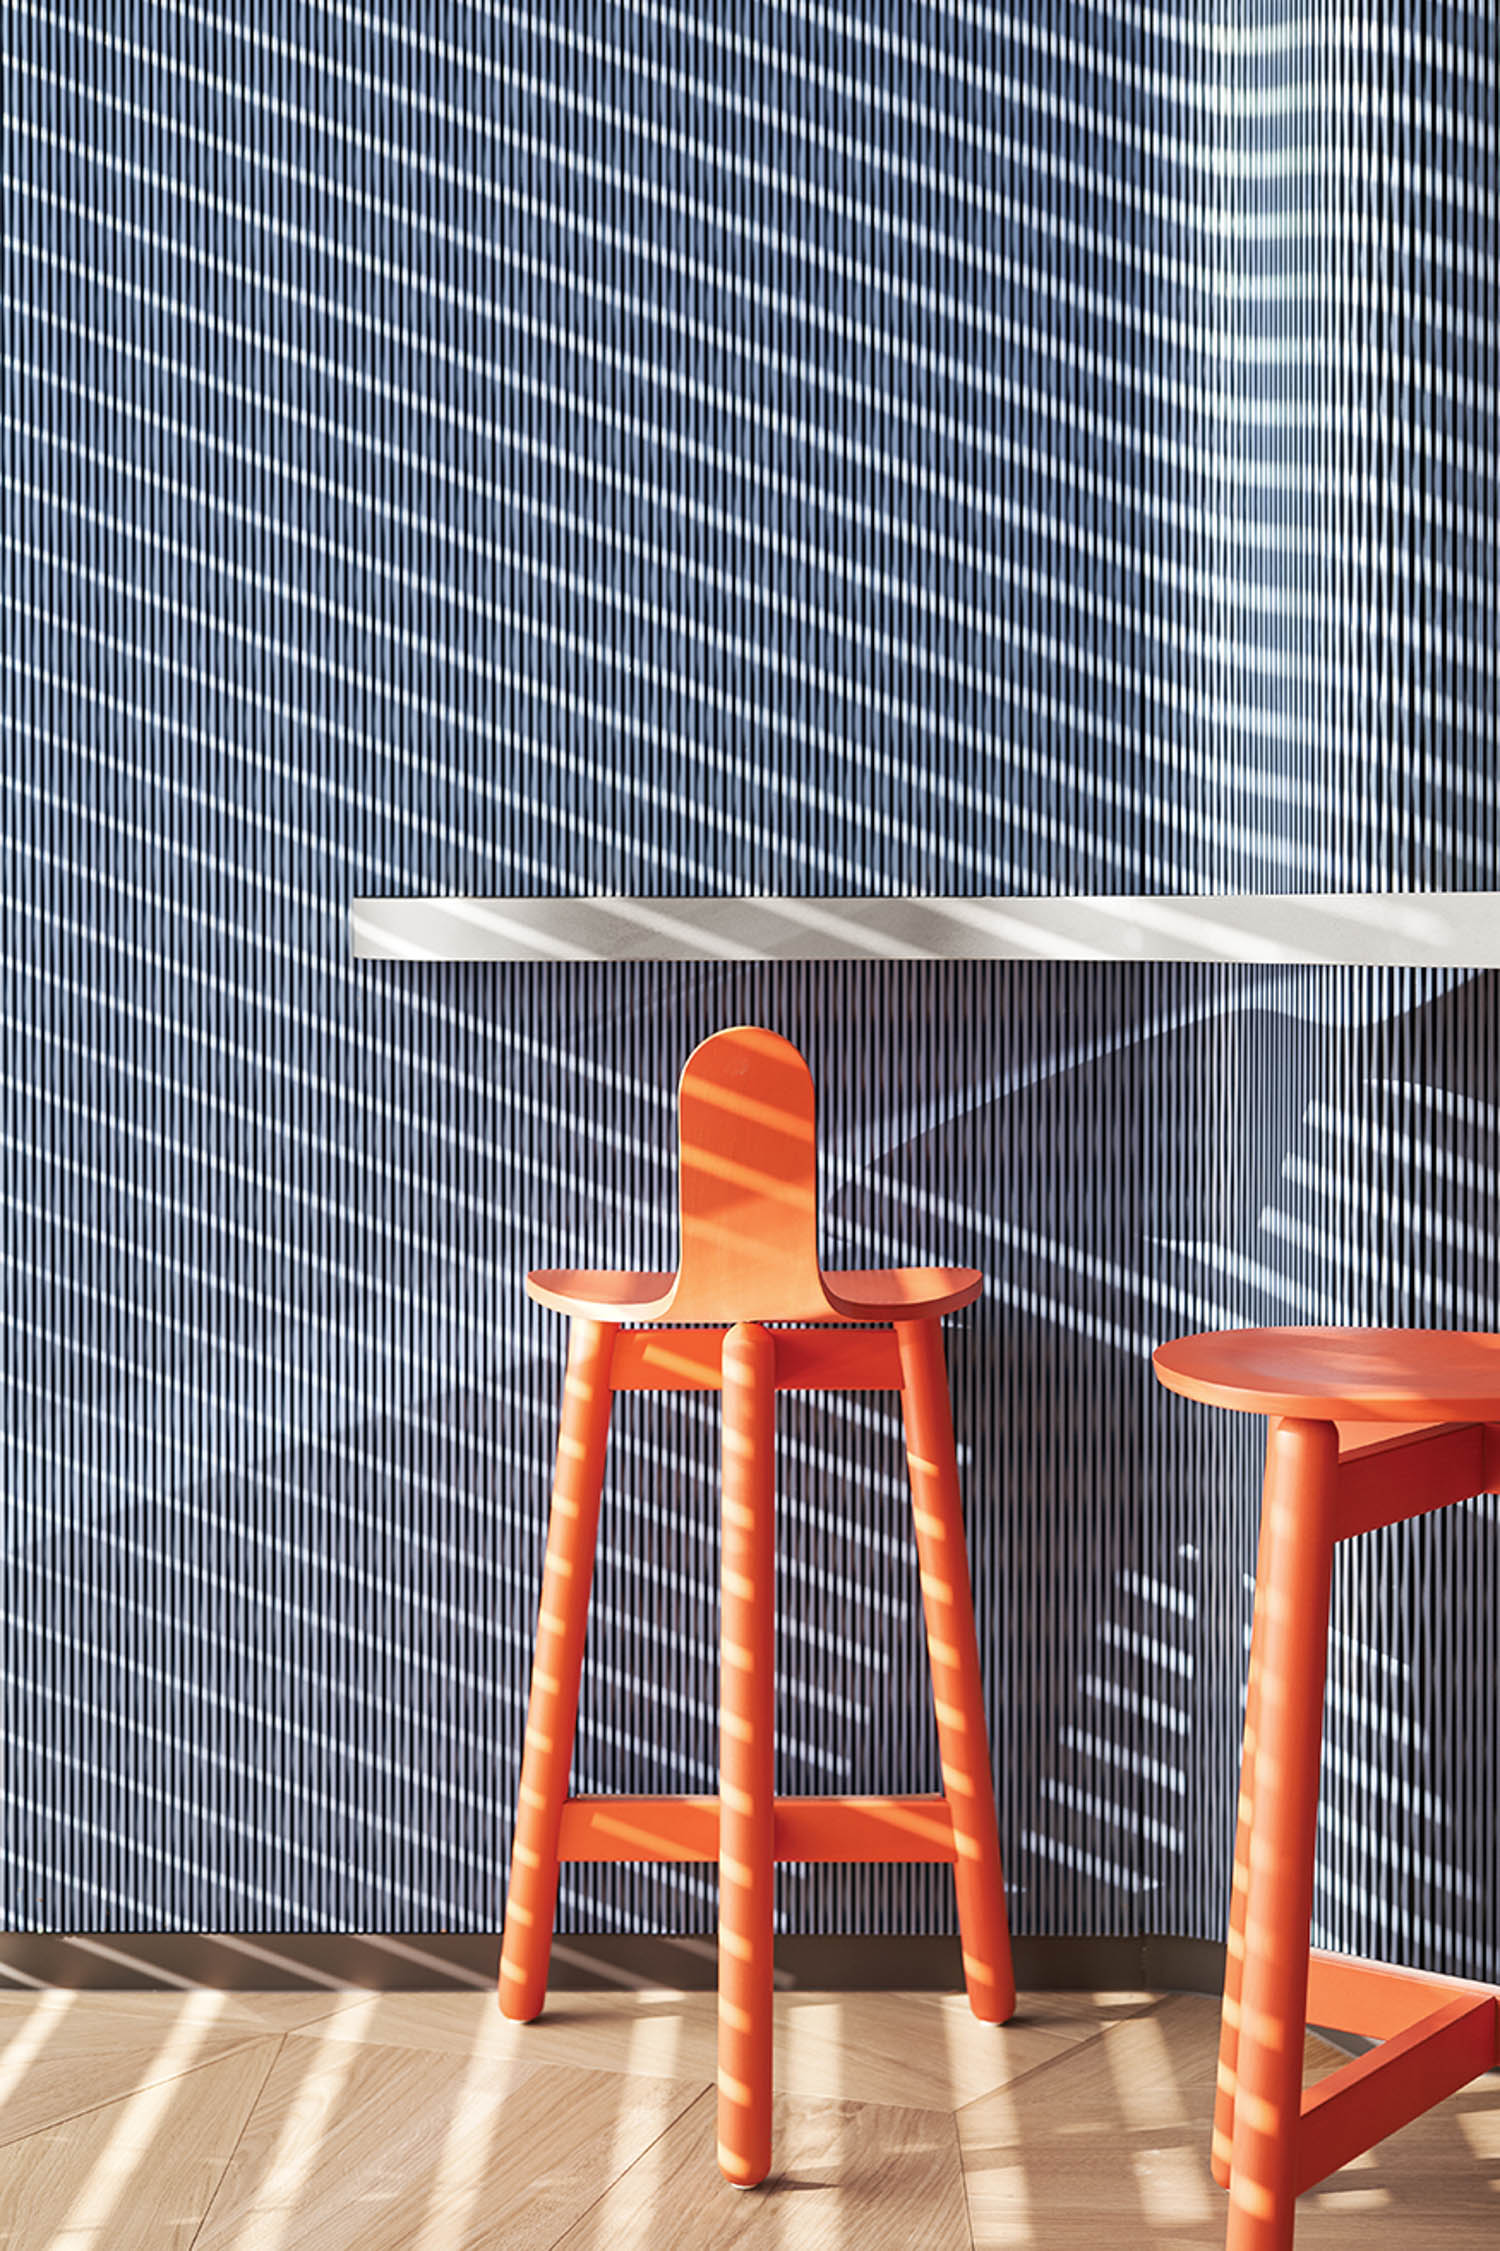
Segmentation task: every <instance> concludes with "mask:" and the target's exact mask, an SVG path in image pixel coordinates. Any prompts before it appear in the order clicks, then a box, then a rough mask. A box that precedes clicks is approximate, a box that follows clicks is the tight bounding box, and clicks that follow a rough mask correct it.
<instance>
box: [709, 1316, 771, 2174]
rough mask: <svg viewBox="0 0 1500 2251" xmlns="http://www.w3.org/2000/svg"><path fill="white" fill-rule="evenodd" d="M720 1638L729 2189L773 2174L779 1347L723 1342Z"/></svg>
mask: <svg viewBox="0 0 1500 2251" xmlns="http://www.w3.org/2000/svg"><path fill="white" fill-rule="evenodd" d="M723 1369H724V1463H723V1486H724V1532H723V1558H722V1563H723V1579H722V1587H721V1595H720V1613H719V1631H720V1657H719V2164H720V2166H721V2168H722V2169H723V2172H724V2176H725V2178H726V2179H727V2180H730V2181H732V2182H733V2183H734V2184H735V2186H736V2187H737V2188H753V2187H754V2185H755V2183H756V2182H757V2181H763V2180H764V2179H765V2177H766V2174H767V2173H768V2172H769V2171H770V2167H771V2040H772V2015H771V2008H772V1990H773V1987H772V1974H771V1973H772V1960H773V1940H772V1928H773V1902H774V1879H775V1823H776V1808H775V1801H774V1794H773V1793H774V1790H775V1724H776V1679H775V1583H774V1582H775V1559H776V1541H775V1498H776V1477H775V1447H776V1420H775V1415H776V1347H775V1344H774V1343H773V1341H772V1339H771V1337H770V1335H769V1333H768V1332H767V1331H766V1330H765V1329H763V1328H760V1327H758V1326H757V1325H756V1324H754V1323H753V1322H741V1323H738V1324H737V1325H736V1326H735V1327H734V1328H732V1329H730V1330H729V1331H728V1333H727V1335H726V1336H725V1338H724V1360H723Z"/></svg>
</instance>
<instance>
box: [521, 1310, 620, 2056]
mask: <svg viewBox="0 0 1500 2251" xmlns="http://www.w3.org/2000/svg"><path fill="white" fill-rule="evenodd" d="M615 1334H616V1330H615V1325H614V1324H613V1323H611V1322H603V1321H581V1320H577V1321H574V1323H573V1325H572V1331H571V1334H570V1336H569V1339H568V1372H567V1375H566V1377H565V1379H564V1382H563V1407H562V1427H561V1430H560V1431H559V1433H558V1440H557V1468H556V1472H555V1474H554V1477H553V1483H552V1513H551V1516H550V1518H549V1520H548V1524H547V1560H546V1563H545V1565H544V1567H543V1571H542V1600H541V1609H540V1612H539V1615H538V1618H537V1628H536V1648H535V1650H534V1652H533V1655H532V1661H531V1703H530V1708H529V1710H528V1712H527V1715H526V1743H525V1749H524V1752H523V1754H522V1758H521V1789H520V1800H519V1804H518V1806H517V1809H516V1835H515V1843H514V1846H513V1848H512V1851H511V1859H510V1890H509V1893H508V1894H507V1897H506V1903H505V1936H504V1938H503V1940H502V1942H501V1950H500V2007H501V2010H502V2012H503V2014H504V2015H506V2016H508V2017H512V2018H514V2019H515V2021H516V2022H517V2023H518V2024H527V2023H529V2022H530V2020H531V2019H532V2018H533V2017H534V2016H537V2015H539V2014H540V2013H541V2007H542V2003H543V2002H544V2001H545V1999H546V1998H547V1969H548V1963H549V1960H550V1957H551V1953H552V1925H553V1921H554V1918H555V1916H556V1912H557V1838H558V1830H559V1827H560V1826H561V1822H562V1809H563V1801H564V1800H565V1799H566V1797H567V1794H568V1774H569V1770H570V1768H571V1766H572V1763H573V1736H574V1731H575V1729H576V1727H577V1724H578V1681H579V1675H580V1673H581V1672H582V1670H583V1642H584V1634H585V1632H586V1630H587V1626H588V1610H589V1586H590V1583H591V1581H592V1579H593V1575H594V1547H595V1543H596V1541H597V1539H598V1533H599V1496H600V1493H601V1491H602V1490H603V1486H604V1452H605V1447H606V1445H607V1443H608V1439H609V1408H610V1397H611V1394H610V1355H611V1353H612V1351H613V1348H614V1340H615Z"/></svg>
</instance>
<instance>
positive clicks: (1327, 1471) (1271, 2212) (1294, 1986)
mask: <svg viewBox="0 0 1500 2251" xmlns="http://www.w3.org/2000/svg"><path fill="white" fill-rule="evenodd" d="M1338 1459H1339V1441H1338V1432H1337V1430H1336V1428H1335V1427H1334V1425H1333V1424H1332V1423H1322V1422H1301V1421H1287V1422H1282V1423H1279V1424H1278V1425H1277V1426H1276V1427H1275V1428H1274V1429H1273V1430H1272V1432H1271V1434H1270V1438H1269V1441H1268V1444H1267V1450H1266V1492H1265V1500H1264V1503H1263V1505H1262V1517H1261V1533H1260V1560H1259V1564H1258V1567H1257V1571H1256V1583H1255V1609H1256V1629H1257V1632H1258V1633H1259V1634H1260V1636H1261V1640H1262V1652H1261V1662H1260V1665H1259V1668H1258V1683H1257V1711H1256V1733H1255V1752H1254V1784H1253V1789H1252V1792H1251V1804H1252V1813H1253V1818H1252V1820H1251V1823H1250V1835H1249V1869H1250V1877H1249V1887H1248V1891H1247V1895H1246V1900H1245V1948H1244V1964H1243V1969H1242V1972H1241V1979H1240V2012H1239V2015H1240V2021H1239V2038H1238V2043H1237V2050H1236V2056H1235V2073H1234V2076H1235V2101H1234V2139H1233V2145H1232V2151H1231V2157H1230V2170H1229V2228H1228V2233H1227V2235H1226V2238H1225V2243H1226V2251H1291V2243H1292V2230H1293V2225H1294V2221H1295V2210H1296V2181H1297V2151H1298V2143H1299V2141H1300V2138H1301V2122H1302V2049H1303V2041H1304V2038H1305V2035H1306V2030H1307V1953H1308V1941H1309V1932H1310V1926H1311V1922H1312V1896H1313V1852H1314V1847H1315V1843H1316V1838H1317V1827H1318V1770H1319V1765H1320V1762H1321V1754H1322V1742H1323V1690H1324V1685H1325V1680H1326V1676H1327V1670H1328V1605H1329V1594H1330V1589H1331V1586H1332V1579H1333V1541H1334V1527H1335V1522H1336V1513H1335V1512H1336V1502H1337V1495H1338Z"/></svg>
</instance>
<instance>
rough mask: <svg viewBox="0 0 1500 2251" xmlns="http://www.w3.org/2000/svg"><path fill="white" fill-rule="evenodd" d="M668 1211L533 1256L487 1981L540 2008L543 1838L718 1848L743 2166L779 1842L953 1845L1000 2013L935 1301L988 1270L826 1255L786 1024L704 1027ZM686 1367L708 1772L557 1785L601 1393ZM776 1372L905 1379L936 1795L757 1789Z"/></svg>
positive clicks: (590, 1537) (748, 2174)
mask: <svg viewBox="0 0 1500 2251" xmlns="http://www.w3.org/2000/svg"><path fill="white" fill-rule="evenodd" d="M678 1209H679V1219H680V1257H679V1260H678V1265H677V1270H676V1272H675V1274H656V1273H651V1274H631V1273H613V1272H597V1271H592V1270H586V1269H574V1268H567V1269H557V1270H552V1271H546V1272H537V1273H534V1274H531V1275H529V1276H528V1278H527V1285H526V1286H527V1289H528V1291H529V1292H530V1294H531V1296H532V1297H533V1298H535V1299H536V1300H537V1301H538V1302H539V1303H540V1304H542V1305H546V1306H550V1307H551V1308H553V1309H554V1310H555V1311H557V1312H560V1313H566V1314H567V1315H568V1317H569V1320H570V1322H571V1331H570V1341H569V1349H568V1367H567V1375H566V1379H565V1382H564V1389H563V1411H562V1428H561V1433H560V1436H559V1440H558V1453H557V1469H556V1475H555V1478H554V1483H553V1490H552V1510H551V1516H550V1519H549V1523H548V1530H547V1557H546V1563H545V1565H544V1569H543V1579H542V1599H541V1609H540V1615H539V1618H538V1623H537V1640H536V1649H535V1654H534V1658H533V1664H532V1676H531V1700H530V1706H529V1710H528V1715H527V1723H526V1739H525V1748H524V1752H523V1756H522V1762H521V1783H520V1793H519V1802H518V1806H517V1813H516V1829H515V1840H514V1844H513V1848H512V1854H511V1874H510V1890H509V1894H508V1896H507V1899H506V1911H505V1933H504V1938H503V1942H502V1947H501V1959H500V2006H501V2008H502V2009H503V2010H504V2012H505V2014H506V2015H507V2016H508V2017H512V2018H515V2019H517V2020H519V2021H522V2022H524V2021H527V2020H529V2019H530V2018H532V2017H535V2016H536V2015H537V2014H538V2013H539V2012H540V2010H541V2007H542V2004H543V2001H544V1999H545V1997H546V1990H547V1971H548V1962H549V1957H550V1952H551V1945H552V1930H553V1923H554V1918H555V1913H556V1901H557V1881H558V1867H559V1863H560V1862H561V1861H564V1860H569V1861H591V1860H696V1861H717V1862H718V1866H719V2128H718V2142H719V2163H720V2165H721V2167H722V2168H723V2171H724V2173H725V2175H726V2177H727V2178H728V2179H729V2180H731V2181H732V2182H734V2183H735V2184H736V2185H737V2186H739V2187H751V2186H753V2185H754V2184H755V2183H756V2182H758V2181H760V2180H763V2179H764V2178H765V2175H766V2173H767V2171H768V2170H769V2167H770V2162H771V1998H772V1878H773V1871H774V1868H775V1864H776V1863H777V1861H786V1860H802V1861H838V1860H906V1861H935V1862H936V1861H945V1862H947V1863H949V1864H950V1865H951V1866H952V1868H953V1872H954V1886H955V1892H956V1896H957V1903H958V1918H959V1929H960V1933H961V1936H962V1942H963V1959H964V1977H965V1982H966V1985H967V1989H968V1995H969V2003H970V2006H971V2008H972V2009H973V2011H974V2014H975V2015H976V2016H977V2017H979V2018H981V2019H982V2020H983V2021H986V2022H989V2023H993V2024H1001V2023H1004V2022H1005V2020H1006V2019H1007V2018H1008V2017H1009V2016H1010V2014H1011V2013H1012V2011H1013V2009H1014V2007H1015V1981H1014V1977H1013V1975H1012V1970H1011V1954H1010V1932H1009V1925H1008V1922H1007V1918H1006V1911H1005V1888H1004V1882H1003V1879H1002V1875H1001V1866H1000V1844H999V1836H998V1832H997V1828H996V1822H995V1795H994V1783H993V1778H992V1775H991V1771H990V1752H989V1737H988V1731H987V1729H986V1726H985V1718H984V1702H983V1694H982V1688H981V1682H980V1672H979V1651H978V1644H977V1640H976V1636H975V1629H974V1610H973V1599H972V1595H971V1592H970V1587H969V1572H968V1560H967V1555H966V1551H965V1545H964V1531H963V1516H962V1510H961V1507H960V1502H959V1490H958V1466H957V1460H956V1457H955V1453H954V1445H953V1424H952V1417H951V1413H950V1409H949V1402H948V1384H947V1375H946V1371H945V1368H944V1362H943V1344H942V1331H941V1327H940V1325H939V1324H940V1322H941V1319H942V1316H943V1315H944V1314H945V1313H951V1312H953V1311H955V1310H956V1309H957V1308H958V1307H960V1306H964V1305H968V1304H971V1303H972V1302H973V1300H974V1299H975V1298H976V1297H977V1296H978V1295H979V1292H980V1290H981V1288H982V1286H983V1284H982V1278H981V1276H980V1275H979V1274H978V1273H976V1272H975V1271H974V1270H973V1269H972V1268H970V1267H898V1268H893V1269H889V1270H878V1271H859V1272H842V1271H833V1270H830V1271H827V1272H825V1271H824V1269H823V1268H822V1266H821V1265H820V1263H819V1260H818V1250H817V1148H816V1136H815V1130H814V1105H813V1087H812V1080H811V1077H810V1075H809V1073H808V1069H807V1065H806V1064H805V1063H804V1062H803V1060H802V1057H801V1056H800V1055H799V1054H798V1053H797V1051H796V1049H795V1048H793V1047H792V1046H790V1045H789V1044H788V1042H787V1041H786V1040H784V1039H782V1038H780V1037H779V1036H778V1035H777V1034H776V1033H774V1032H768V1031H762V1030H760V1029H758V1028H757V1027H755V1026H753V1025H738V1026H736V1027H734V1028H733V1029H731V1030H729V1031H724V1032H719V1033H716V1034H715V1035H714V1037H713V1038H712V1039H708V1040H705V1041H704V1042H703V1044H702V1045H701V1046H700V1047H698V1048H696V1049H695V1050H694V1052H693V1054H692V1055H690V1056H689V1058H688V1060H687V1063H686V1064H685V1065H684V1067H683V1072H682V1077H681V1080H680V1082H679V1086H678ZM669 1323H670V1324H672V1325H671V1326H670V1327H669V1326H667V1325H666V1324H669ZM785 1324H795V1325H793V1326H787V1325H785ZM705 1390H709V1391H719V1392H720V1393H721V1394H722V1396H723V1425H724V1442H723V1509H724V1517H723V1543H722V1583H721V1589H720V1595H721V1600H720V1687H719V1793H718V1796H717V1797H654V1798H620V1797H569V1795H568V1781H569V1771H570V1768H571V1764H572V1755H573V1738H574V1733H575V1730H576V1725H577V1713H578V1688H579V1679H580V1674H581V1669H582V1662H583V1644H584V1634H585V1628H586V1625H587V1615H588V1598H589V1585H590V1581H591V1578H592V1575H593V1562H594V1548H595V1544H596V1539H597V1533H598V1522H599V1502H600V1494H601V1491H602V1487H603V1479H604V1455H605V1446H606V1442H607V1437H608V1430H609V1417H610V1402H611V1400H612V1398H613V1396H614V1394H615V1393H616V1392H617V1391H705ZM790 1390H832V1391H882V1390H891V1391H896V1392H899V1393H900V1396H901V1406H902V1415H903V1420H904V1423H905V1429H906V1449H907V1465H908V1469H909V1472H910V1477H911V1486H912V1500H913V1519H914V1528H915V1534H916V1547H917V1560H918V1564H919V1568H920V1573H921V1585H922V1602H923V1610H924V1613H925V1618H926V1626H927V1648H928V1656H929V1660H930V1663H931V1668H932V1688H933V1703H934V1708H935V1712H936V1717H937V1733H938V1752H939V1758H940V1761H941V1766H942V1775H943V1789H942V1793H941V1795H935V1794H932V1795H919V1796H914V1797H859V1798H837V1797H818V1798H778V1797H776V1795H775V1792H774V1785H773V1749H774V1744H773V1722H774V1710H775V1680H774V1625H775V1621H774V1608H773V1604H774V1593H773V1582H774V1564H775V1550H774V1497H775V1496H774V1453H775V1422H774V1417H775V1396H776V1393H777V1392H778V1391H790Z"/></svg>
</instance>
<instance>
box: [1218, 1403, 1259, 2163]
mask: <svg viewBox="0 0 1500 2251" xmlns="http://www.w3.org/2000/svg"><path fill="white" fill-rule="evenodd" d="M1274 1436H1275V1427H1274V1425H1273V1426H1272V1428H1271V1429H1270V1430H1268V1432H1267V1443H1266V1481H1267V1484H1269V1480H1270V1464H1271V1443H1270V1442H1271V1440H1272V1439H1273V1438H1274ZM1266 1521H1267V1519H1266V1517H1265V1516H1264V1515H1263V1516H1262V1519H1261V1524H1262V1529H1264V1527H1265V1524H1266ZM1265 1639H1266V1620H1265V1612H1264V1611H1263V1609H1262V1608H1261V1606H1260V1605H1259V1604H1258V1603H1257V1604H1256V1606H1255V1613H1254V1616H1253V1618H1252V1620H1251V1626H1250V1665H1249V1671H1248V1674H1247V1677H1246V1681H1245V1733H1244V1740H1243V1742H1242V1744H1241V1747H1240V1789H1239V1799H1238V1802H1237V1805H1236V1808H1235V1821H1234V1862H1233V1866H1232V1868H1231V1871H1230V1881H1229V1938H1228V1942H1227V1944H1226V1946H1225V1949H1224V2005H1223V2010H1222V2013H1221V2015H1220V2018H1219V2068H1218V2074H1217V2079H1216V2082H1215V2087H1214V2127H1213V2143H1212V2149H1211V2152H1210V2156H1209V2169H1210V2171H1211V2172H1212V2174H1213V2177H1214V2179H1215V2180H1216V2181H1217V2182H1218V2184H1219V2186H1220V2188H1228V2186H1229V2152H1230V2149H1231V2146H1232V2145H1233V2141H1234V2074H1235V2064H1236V2061H1237V2057H1238V2053H1239V2039H1240V1986H1241V1983H1242V1981H1243V1976H1244V1968H1245V1901H1246V1898H1247V1896H1248V1893H1249V1889H1250V1829H1251V1823H1252V1820H1253V1818H1254V1809H1255V1746H1256V1743H1257V1741H1258V1740H1259V1736H1260V1675H1261V1667H1262V1665H1263V1664H1264V1662H1265Z"/></svg>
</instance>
